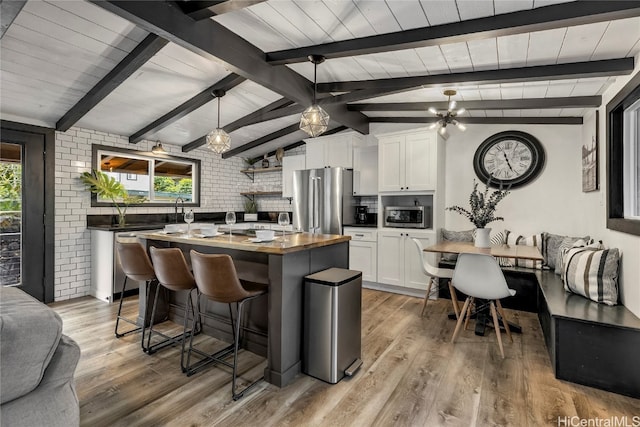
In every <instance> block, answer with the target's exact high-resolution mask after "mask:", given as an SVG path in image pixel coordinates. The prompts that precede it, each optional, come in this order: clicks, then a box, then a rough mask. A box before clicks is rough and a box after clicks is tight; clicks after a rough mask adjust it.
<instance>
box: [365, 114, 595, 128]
mask: <svg viewBox="0 0 640 427" xmlns="http://www.w3.org/2000/svg"><path fill="white" fill-rule="evenodd" d="M370 120H371V123H425V124H430V123H435V121H436V120H435V118H434V117H371V118H370ZM458 120H459V121H460V123H462V124H465V125H471V124H477V125H581V124H582V117H459V118H458ZM451 127H452V128H455V126H454V125H451Z"/></svg>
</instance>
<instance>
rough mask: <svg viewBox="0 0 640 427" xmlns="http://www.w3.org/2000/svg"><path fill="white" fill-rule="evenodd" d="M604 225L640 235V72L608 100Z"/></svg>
mask: <svg viewBox="0 0 640 427" xmlns="http://www.w3.org/2000/svg"><path fill="white" fill-rule="evenodd" d="M607 228H609V229H611V230H617V231H622V232H624V233H629V234H635V235H638V236H640V73H639V74H637V75H636V76H634V77H633V78H632V79H631V80H630V81H629V83H628V84H627V85H626V86H625V87H624V88H623V89H622V90H621V91H620V93H618V95H616V96H615V97H614V98H613V99H612V100H611V102H609V104H607Z"/></svg>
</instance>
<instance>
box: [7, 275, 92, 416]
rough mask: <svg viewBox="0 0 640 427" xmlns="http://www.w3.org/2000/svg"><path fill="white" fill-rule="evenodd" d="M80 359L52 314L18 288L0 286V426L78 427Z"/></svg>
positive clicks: (77, 348)
mask: <svg viewBox="0 0 640 427" xmlns="http://www.w3.org/2000/svg"><path fill="white" fill-rule="evenodd" d="M79 359H80V347H78V344H76V342H75V341H73V340H72V339H71V338H69V337H67V336H65V335H63V334H62V319H60V316H58V314H57V313H56V312H54V311H53V310H52V309H50V308H49V307H47V306H46V305H44V304H42V303H41V302H39V301H38V300H36V299H35V298H33V297H31V296H30V295H27V294H26V293H25V292H23V291H21V290H20V289H17V288H10V287H0V425H3V426H25V427H26V426H29V427H31V426H64V427H68V426H74V425H75V426H77V425H79V424H80V407H79V404H78V397H77V395H76V391H75V385H74V380H73V374H74V372H75V369H76V365H77V364H78V360H79Z"/></svg>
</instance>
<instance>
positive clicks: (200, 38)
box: [91, 0, 369, 134]
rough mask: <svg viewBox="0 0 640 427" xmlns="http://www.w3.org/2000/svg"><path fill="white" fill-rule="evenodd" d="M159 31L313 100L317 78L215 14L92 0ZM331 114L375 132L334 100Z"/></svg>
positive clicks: (286, 93) (295, 97) (287, 93)
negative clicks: (275, 60)
mask: <svg viewBox="0 0 640 427" xmlns="http://www.w3.org/2000/svg"><path fill="white" fill-rule="evenodd" d="M91 2H92V3H93V4H95V5H97V6H100V7H102V8H103V9H105V10H108V11H110V12H112V13H115V14H116V15H118V16H120V17H122V18H124V19H126V20H128V21H130V22H132V23H134V24H136V25H137V26H139V27H141V28H143V29H145V30H147V31H149V32H151V33H154V34H159V35H161V36H163V37H165V38H166V39H168V40H170V41H171V42H173V43H176V44H178V45H179V46H182V47H184V48H186V49H188V50H191V51H192V52H195V53H197V54H199V55H201V56H203V57H206V58H209V59H212V60H215V61H218V62H221V63H222V64H223V65H224V66H225V67H226V68H227V69H228V70H229V71H231V72H233V73H236V74H238V75H240V76H243V77H245V78H247V79H249V80H252V81H254V82H256V83H258V84H260V85H262V86H264V87H266V88H268V89H270V90H272V91H274V92H276V93H279V94H280V95H281V96H283V97H285V98H288V99H290V100H292V101H294V102H296V103H298V104H300V105H310V104H311V102H312V99H313V84H312V83H311V82H310V81H309V80H307V79H305V78H304V77H302V76H301V75H299V74H298V73H296V72H295V71H293V70H291V69H289V68H287V67H285V66H282V65H279V66H273V65H271V64H268V63H267V62H266V59H265V53H264V52H262V51H261V50H260V49H258V48H257V47H256V46H254V45H252V44H251V43H249V42H247V41H246V40H244V39H243V38H241V37H239V36H238V35H237V34H235V33H233V32H232V31H230V30H229V29H227V28H226V27H224V26H223V25H221V24H219V23H217V22H215V21H214V20H212V19H204V20H202V21H195V22H194V21H193V19H191V18H189V17H188V16H186V15H185V14H184V13H183V12H182V11H181V10H180V8H179V7H178V6H176V5H175V4H174V3H167V2H154V3H153V7H149V2H147V1H114V0H110V1H102V0H91ZM326 110H327V112H328V113H329V114H330V115H331V118H332V119H333V120H335V121H337V122H338V123H341V124H343V125H345V126H348V127H350V128H351V129H354V130H356V131H358V132H360V133H363V134H367V133H369V121H368V119H367V117H366V116H365V115H364V114H362V113H359V112H357V111H348V110H347V109H346V107H344V106H342V107H341V106H339V105H335V106H334V105H330V106H328V107H327V108H326Z"/></svg>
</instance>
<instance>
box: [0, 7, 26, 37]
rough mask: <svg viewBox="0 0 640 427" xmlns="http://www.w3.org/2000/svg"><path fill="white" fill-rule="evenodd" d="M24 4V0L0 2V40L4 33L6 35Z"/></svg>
mask: <svg viewBox="0 0 640 427" xmlns="http://www.w3.org/2000/svg"><path fill="white" fill-rule="evenodd" d="M26 2H27V1H26V0H24V1H18V0H12V1H3V2H0V39H2V37H4V33H6V32H7V30H8V29H9V27H10V26H11V24H13V21H14V19H16V16H18V14H19V13H20V11H21V10H22V8H23V7H24V4H25V3H26Z"/></svg>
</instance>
